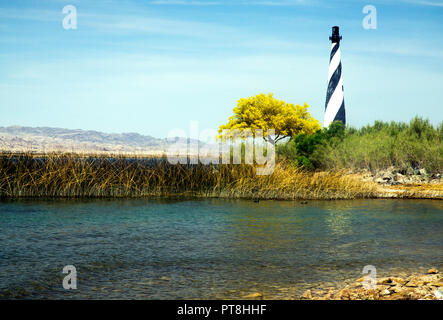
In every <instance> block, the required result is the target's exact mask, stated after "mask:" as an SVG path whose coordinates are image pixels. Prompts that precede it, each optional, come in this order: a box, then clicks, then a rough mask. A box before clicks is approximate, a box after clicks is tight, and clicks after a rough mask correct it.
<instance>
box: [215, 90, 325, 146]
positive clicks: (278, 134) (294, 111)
mask: <svg viewBox="0 0 443 320" xmlns="http://www.w3.org/2000/svg"><path fill="white" fill-rule="evenodd" d="M308 108H309V106H308V105H307V104H306V103H305V104H304V105H302V106H300V105H293V104H292V103H286V102H284V101H282V100H278V99H276V98H274V95H273V94H272V93H269V94H264V93H262V94H258V95H256V96H253V97H249V98H242V99H240V100H238V102H237V106H236V107H235V108H234V110H233V112H234V115H233V116H231V117H229V121H228V123H227V124H224V125H221V126H220V127H219V130H218V132H219V133H220V134H221V135H220V136H219V137H222V135H223V133H229V132H232V131H233V130H236V129H237V130H239V131H240V132H243V130H249V129H250V130H252V133H253V134H254V132H255V130H256V129H261V130H263V132H264V134H263V136H264V139H265V140H266V141H270V142H271V143H275V142H277V141H279V140H281V139H284V138H287V137H293V136H295V135H297V134H299V133H304V134H311V133H314V132H315V131H317V130H319V129H320V128H321V126H320V122H319V121H318V120H316V119H314V118H313V117H311V115H310V114H309V112H308ZM272 129H274V131H275V138H274V139H272V138H271V137H269V136H268V134H267V132H268V130H272Z"/></svg>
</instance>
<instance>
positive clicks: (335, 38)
mask: <svg viewBox="0 0 443 320" xmlns="http://www.w3.org/2000/svg"><path fill="white" fill-rule="evenodd" d="M341 39H342V37H341V35H340V28H339V27H337V26H334V27H332V36H330V37H329V40H331V41H332V43H340V40H341Z"/></svg>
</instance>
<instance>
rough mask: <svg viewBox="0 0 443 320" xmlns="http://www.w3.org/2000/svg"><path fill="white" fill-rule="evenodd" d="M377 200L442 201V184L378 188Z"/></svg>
mask: <svg viewBox="0 0 443 320" xmlns="http://www.w3.org/2000/svg"><path fill="white" fill-rule="evenodd" d="M377 196H378V197H379V198H407V199H443V183H437V184H429V183H423V184H420V183H417V184H403V185H397V186H384V187H380V188H379V191H378V193H377Z"/></svg>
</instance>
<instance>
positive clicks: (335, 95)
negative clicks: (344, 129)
mask: <svg viewBox="0 0 443 320" xmlns="http://www.w3.org/2000/svg"><path fill="white" fill-rule="evenodd" d="M341 39H342V37H341V35H340V29H339V27H337V26H335V27H332V36H330V37H329V40H331V41H332V47H331V58H330V60H329V74H328V91H327V93H326V104H325V118H324V122H323V126H324V127H328V126H329V125H330V124H331V122H333V121H341V122H343V124H346V113H345V99H344V95H343V79H342V67H341V56H340V40H341Z"/></svg>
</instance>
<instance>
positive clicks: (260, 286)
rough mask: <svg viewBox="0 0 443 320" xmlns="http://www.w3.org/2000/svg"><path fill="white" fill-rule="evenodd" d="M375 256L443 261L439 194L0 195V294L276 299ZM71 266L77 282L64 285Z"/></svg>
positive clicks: (335, 277)
mask: <svg viewBox="0 0 443 320" xmlns="http://www.w3.org/2000/svg"><path fill="white" fill-rule="evenodd" d="M369 264H370V265H374V266H376V267H377V273H378V275H387V274H392V273H400V272H420V271H423V270H426V269H427V268H430V267H437V268H440V269H443V202H442V201H438V200H364V201H310V202H309V203H308V204H306V205H302V204H300V202H282V201H260V202H259V203H254V202H252V201H231V200H180V201H178V200H91V201H84V200H81V201H80V200H78V201H67V200H56V201H10V202H0V298H47V299H60V298H61V299H71V298H92V299H102V298H120V299H134V298H135V299H194V298H195V299H198V298H200V299H210V298H213V299H214V298H215V299H217V298H239V297H242V296H243V295H245V294H248V293H251V292H257V291H259V292H263V293H264V295H265V298H266V297H268V298H269V297H277V298H278V297H287V296H288V295H298V294H301V293H303V291H304V290H306V289H308V288H311V287H316V286H318V285H319V284H320V285H321V286H323V287H324V286H334V285H337V283H340V282H342V281H347V280H350V279H355V278H357V277H359V276H361V270H362V268H363V267H364V266H365V265H369ZM66 265H74V266H75V267H76V268H77V273H78V289H77V290H69V291H68V290H64V289H63V287H62V280H63V277H64V276H65V275H64V274H63V273H62V269H63V267H64V266H66Z"/></svg>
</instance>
